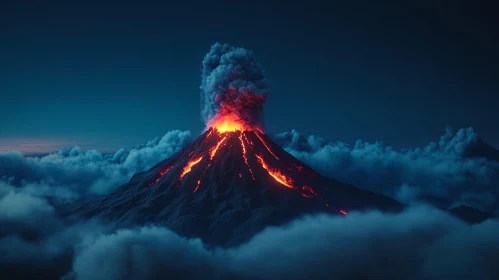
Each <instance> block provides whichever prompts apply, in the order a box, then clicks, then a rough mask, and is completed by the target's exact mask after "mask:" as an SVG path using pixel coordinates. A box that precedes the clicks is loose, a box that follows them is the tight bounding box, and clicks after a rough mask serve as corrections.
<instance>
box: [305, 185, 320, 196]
mask: <svg viewBox="0 0 499 280" xmlns="http://www.w3.org/2000/svg"><path fill="white" fill-rule="evenodd" d="M302 190H304V191H306V192H309V193H311V194H313V195H314V196H318V195H319V194H318V193H317V192H316V191H315V190H314V189H312V188H311V187H309V186H303V187H302Z"/></svg>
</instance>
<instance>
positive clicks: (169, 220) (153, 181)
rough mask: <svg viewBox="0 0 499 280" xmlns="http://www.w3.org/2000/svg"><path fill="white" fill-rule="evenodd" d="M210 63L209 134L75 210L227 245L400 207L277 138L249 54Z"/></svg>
mask: <svg viewBox="0 0 499 280" xmlns="http://www.w3.org/2000/svg"><path fill="white" fill-rule="evenodd" d="M203 65H204V68H203V75H202V78H203V79H202V85H201V89H202V95H201V96H202V107H203V110H202V115H203V119H204V120H205V121H206V124H207V129H206V131H205V132H204V133H203V134H202V135H201V136H199V138H198V139H196V140H195V141H194V142H193V143H191V144H190V145H188V146H186V147H184V148H183V149H182V150H181V151H179V152H178V153H176V154H175V155H173V156H172V157H170V158H167V159H165V160H163V161H162V162H160V163H158V164H157V165H156V166H154V167H153V168H151V169H150V170H148V171H146V172H143V173H138V174H135V175H134V176H133V177H132V179H131V180H130V181H129V182H128V183H127V184H125V185H123V186H121V187H120V188H118V189H117V190H116V191H115V192H113V193H112V194H110V195H109V196H107V197H105V198H103V199H100V200H98V201H93V202H92V203H89V204H87V205H84V206H82V207H80V208H79V209H78V211H77V213H78V215H85V216H95V215H97V216H101V217H105V218H107V219H112V220H115V221H117V222H118V223H120V224H125V225H132V224H145V223H153V224H162V225H166V226H168V227H169V228H171V229H172V230H174V231H176V232H178V233H179V234H181V235H184V236H188V237H192V236H195V237H200V238H201V239H203V241H204V242H205V243H206V244H212V245H222V246H229V245H235V244H241V243H242V242H245V241H247V240H248V239H249V238H251V236H253V235H254V234H255V233H257V232H258V231H260V230H262V229H263V228H264V227H266V226H268V225H277V224H281V223H284V222H286V221H289V220H290V219H293V218H295V217H297V216H300V215H303V214H306V213H315V212H327V213H332V214H335V215H347V214H348V212H349V211H351V210H363V209H380V210H388V211H390V210H394V211H395V210H399V209H400V208H401V204H399V203H398V202H396V201H394V200H392V199H390V198H388V197H385V196H382V195H378V194H375V193H372V192H369V191H365V190H361V189H358V188H355V187H353V186H351V185H346V184H342V183H340V182H338V181H335V180H333V179H330V178H327V177H324V176H321V175H320V174H318V173H316V172H315V171H314V170H312V169H311V168H310V167H308V166H307V165H305V164H304V163H302V162H300V161H299V160H297V159H296V158H294V157H293V156H292V155H290V154H289V153H287V152H286V151H285V150H284V149H282V148H281V147H279V146H278V145H277V144H275V143H274V142H273V141H272V139H271V138H270V137H269V136H268V135H267V134H266V133H265V132H264V130H263V129H262V128H261V125H260V113H261V109H262V105H263V103H264V101H265V100H266V98H267V95H268V92H269V91H268V87H267V83H266V80H265V78H264V76H263V69H262V68H261V67H260V66H259V65H258V64H257V63H256V62H255V60H254V56H253V54H252V53H251V52H249V51H247V50H244V49H240V48H233V47H230V46H227V45H220V44H215V45H214V46H213V47H212V50H211V52H210V53H208V54H207V55H206V57H205V60H204V61H203Z"/></svg>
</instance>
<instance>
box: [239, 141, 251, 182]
mask: <svg viewBox="0 0 499 280" xmlns="http://www.w3.org/2000/svg"><path fill="white" fill-rule="evenodd" d="M239 141H240V142H241V148H242V149H243V158H244V162H245V163H246V166H248V170H249V172H250V174H251V178H253V180H255V175H253V170H251V167H250V166H249V163H248V157H247V156H246V147H245V146H244V142H243V133H242V132H241V134H239ZM239 177H241V173H239Z"/></svg>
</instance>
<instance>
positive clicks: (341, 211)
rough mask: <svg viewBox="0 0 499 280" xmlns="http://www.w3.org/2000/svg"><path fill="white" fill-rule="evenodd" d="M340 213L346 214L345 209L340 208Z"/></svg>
mask: <svg viewBox="0 0 499 280" xmlns="http://www.w3.org/2000/svg"><path fill="white" fill-rule="evenodd" d="M340 213H341V214H343V215H347V214H348V213H347V211H345V210H340Z"/></svg>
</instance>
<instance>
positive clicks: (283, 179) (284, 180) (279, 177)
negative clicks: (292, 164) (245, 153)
mask: <svg viewBox="0 0 499 280" xmlns="http://www.w3.org/2000/svg"><path fill="white" fill-rule="evenodd" d="M256 157H257V158H258V161H259V162H260V164H261V165H262V167H263V168H264V169H265V170H267V172H268V173H269V175H270V176H272V177H273V178H274V179H275V180H276V181H277V182H279V183H281V184H283V185H284V186H286V187H288V188H290V189H293V188H294V187H293V180H292V179H291V178H289V177H288V176H286V175H284V174H282V173H281V172H280V171H279V170H276V169H272V168H270V167H269V166H268V165H267V163H266V162H265V161H264V160H263V156H262V155H256Z"/></svg>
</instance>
